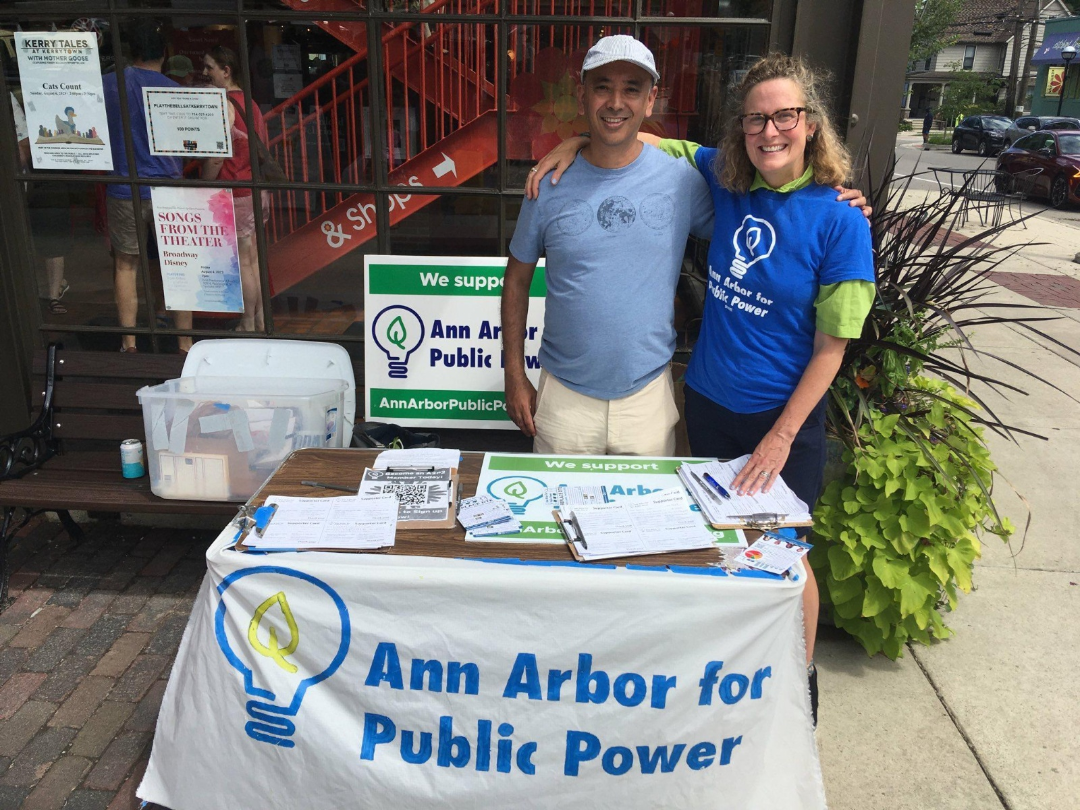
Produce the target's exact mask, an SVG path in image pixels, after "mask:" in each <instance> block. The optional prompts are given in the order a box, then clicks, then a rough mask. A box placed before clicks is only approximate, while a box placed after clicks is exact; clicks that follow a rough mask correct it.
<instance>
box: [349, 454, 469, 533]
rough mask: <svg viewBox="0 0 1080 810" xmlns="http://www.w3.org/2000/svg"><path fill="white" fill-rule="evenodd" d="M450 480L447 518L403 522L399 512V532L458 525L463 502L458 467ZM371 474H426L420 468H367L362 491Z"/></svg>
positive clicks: (452, 470)
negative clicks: (459, 504)
mask: <svg viewBox="0 0 1080 810" xmlns="http://www.w3.org/2000/svg"><path fill="white" fill-rule="evenodd" d="M449 470H450V479H449V482H448V484H447V486H448V488H449V489H448V493H447V508H446V517H445V518H444V519H442V520H402V518H401V512H400V511H399V512H398V522H397V528H398V530H405V531H408V530H409V529H452V528H454V525H455V524H456V523H457V507H458V502H459V501H460V500H461V479H460V476H459V474H458V468H457V467H450V468H449ZM427 471H432V470H431V468H427ZM369 472H373V473H403V474H404V473H408V472H416V473H423V472H425V469H424V468H420V467H388V468H386V469H385V470H376V469H374V468H373V467H365V468H364V474H363V477H362V478H361V480H360V489H363V486H364V480H365V478H367V475H368V473H369Z"/></svg>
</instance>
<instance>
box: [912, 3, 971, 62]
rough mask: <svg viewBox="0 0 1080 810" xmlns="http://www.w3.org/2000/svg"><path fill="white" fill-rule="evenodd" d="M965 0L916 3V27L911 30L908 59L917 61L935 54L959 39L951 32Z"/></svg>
mask: <svg viewBox="0 0 1080 810" xmlns="http://www.w3.org/2000/svg"><path fill="white" fill-rule="evenodd" d="M963 4H964V2H963V0H918V2H917V3H916V5H915V27H914V28H912V30H911V45H910V46H909V47H908V61H911V62H916V61H918V60H920V59H926V58H927V57H930V56H933V55H934V54H935V53H937V52H938V51H940V50H943V49H945V48H947V47H949V46H950V45H952V44H953V43H955V42H956V41H957V39H959V36H958V35H957V34H953V33H950V31H949V28H950V26H951V25H952V24H953V23H954V22H956V16H957V14H959V13H960V7H961V6H962V5H963Z"/></svg>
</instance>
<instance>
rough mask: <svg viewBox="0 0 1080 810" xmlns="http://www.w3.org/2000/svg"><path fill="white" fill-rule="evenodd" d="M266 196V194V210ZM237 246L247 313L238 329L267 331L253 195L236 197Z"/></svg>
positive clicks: (234, 204) (234, 199)
mask: <svg viewBox="0 0 1080 810" xmlns="http://www.w3.org/2000/svg"><path fill="white" fill-rule="evenodd" d="M265 201H266V198H265V197H264V198H263V202H264V209H263V210H264V211H265V210H266V208H265ZM233 211H234V218H235V222H236V246H237V250H238V252H239V253H240V288H241V289H242V290H243V293H244V314H243V317H242V318H241V319H240V325H239V326H238V327H237V331H238V332H261V331H263V305H262V284H261V283H260V280H259V248H258V245H257V243H256V241H255V210H254V207H253V205H252V198H251V196H250V195H248V196H244V197H234V198H233Z"/></svg>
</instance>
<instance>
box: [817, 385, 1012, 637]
mask: <svg viewBox="0 0 1080 810" xmlns="http://www.w3.org/2000/svg"><path fill="white" fill-rule="evenodd" d="M905 391H906V394H907V395H908V401H907V403H906V405H907V410H908V411H909V412H908V413H905V414H901V413H892V414H886V413H883V412H881V411H880V410H878V409H876V408H874V409H872V410H871V411H870V413H869V418H867V419H865V420H863V422H862V424H861V425H860V426H859V430H858V434H857V437H856V438H857V442H855V443H853V444H852V446H850V447H848V448H846V449H845V451H844V459H843V460H844V462H845V463H846V469H845V472H844V474H843V476H842V477H841V478H840V479H838V480H835V481H832V482H831V483H830V484H829V485H828V487H827V488H826V490H825V492H824V494H823V495H822V497H821V499H820V500H819V501H818V505H817V510H816V512H815V515H814V531H815V533H816V534H817V535H818V536H819V537H827V538H829V539H830V542H827V543H819V544H817V545H816V546H815V548H814V557H813V559H812V564H813V565H814V567H815V568H816V569H817V570H820V571H824V572H826V573H825V576H824V577H822V578H821V579H822V580H823V581H822V586H821V587H822V592H823V596H824V597H825V601H826V603H827V604H830V605H831V606H832V613H833V617H834V621H835V622H836V625H837V626H838V627H840V628H842V629H844V630H845V631H847V632H848V633H850V634H851V635H852V636H854V637H855V638H857V639H858V640H859V642H860V643H861V644H862V645H863V647H864V648H865V649H866V651H867V652H868V653H870V654H871V655H873V654H874V653H878V652H884V653H885V654H886V655H888V656H889V657H890V658H897V657H898V656H900V655H901V654H902V652H903V645H904V644H905V643H906V642H907V641H909V640H915V641H921V642H923V643H924V644H929V643H930V641H931V639H933V638H947V637H948V636H949V635H950V634H951V631H950V630H949V629H948V627H947V626H946V625H945V621H944V618H943V617H942V615H941V608H942V607H943V606H945V605H947V606H948V609H949V610H952V609H953V608H955V607H956V600H957V589H959V590H961V591H963V592H965V593H966V592H967V591H969V590H970V589H971V576H972V565H973V563H974V561H975V559H976V558H977V557H978V556H979V551H980V541H979V535H980V534H982V533H992V534H996V535H999V536H1001V537H1003V538H1006V537H1008V536H1009V535H1010V534H1012V531H1013V527H1012V524H1011V523H1010V522H1009V520H1008V518H999V517H998V515H997V513H996V510H995V509H994V505H993V501H992V498H991V494H990V492H991V486H992V483H993V472H994V470H995V467H994V464H993V462H992V461H991V460H990V453H989V451H988V450H987V449H986V446H985V444H984V442H983V430H982V428H981V427H979V426H978V425H973V424H972V417H971V416H970V412H971V409H972V408H973V407H975V403H974V402H973V401H972V400H970V399H966V398H965V397H961V396H960V395H958V394H957V393H956V391H955V390H954V389H953V388H952V386H950V385H948V384H947V383H945V382H942V381H940V380H931V379H927V378H925V377H916V378H914V379H913V380H912V381H911V385H910V386H908V387H907V388H906V389H905ZM902 418H903V420H904V421H903V423H901V419H902Z"/></svg>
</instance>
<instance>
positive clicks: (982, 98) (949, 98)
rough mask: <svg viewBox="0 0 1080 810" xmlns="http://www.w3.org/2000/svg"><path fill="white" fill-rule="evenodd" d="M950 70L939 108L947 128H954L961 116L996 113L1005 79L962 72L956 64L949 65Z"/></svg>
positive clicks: (966, 71)
mask: <svg viewBox="0 0 1080 810" xmlns="http://www.w3.org/2000/svg"><path fill="white" fill-rule="evenodd" d="M949 69H950V70H951V71H952V73H951V75H950V76H949V84H948V85H947V86H946V87H945V92H944V93H942V94H941V107H940V108H939V115H940V116H941V118H942V119H943V120H944V121H945V124H946V126H952V125H953V124H955V123H956V120H957V119H958V118H960V117H961V116H965V115H974V114H976V113H988V112H994V110H995V108H996V107H997V98H998V93H999V92H1000V90H1001V86H1002V84H1003V83H1004V79H1001V78H993V77H990V76H987V75H986V74H984V73H973V72H972V71H970V70H961V69H960V64H959V63H956V62H954V63H953V64H952V65H949Z"/></svg>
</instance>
